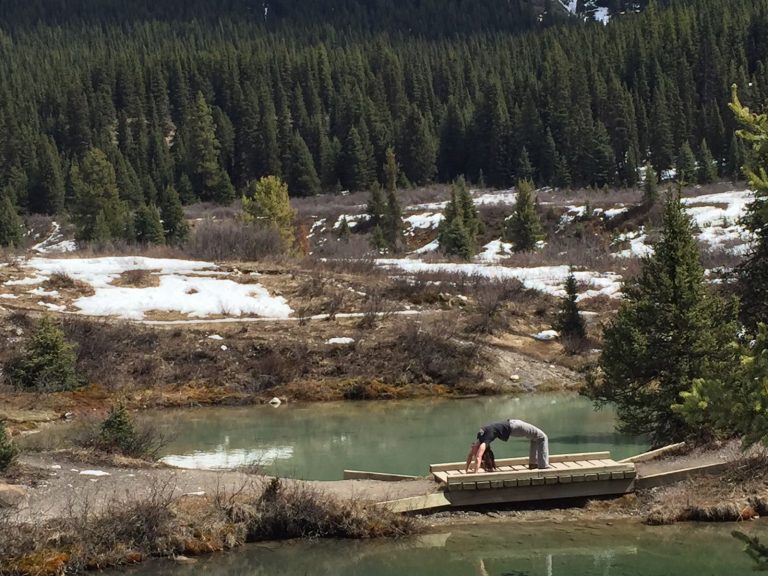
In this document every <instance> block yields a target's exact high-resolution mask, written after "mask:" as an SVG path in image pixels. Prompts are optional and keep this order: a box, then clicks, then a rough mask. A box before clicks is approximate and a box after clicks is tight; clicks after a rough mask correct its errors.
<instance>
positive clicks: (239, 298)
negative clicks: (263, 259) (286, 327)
mask: <svg viewBox="0 0 768 576" xmlns="http://www.w3.org/2000/svg"><path fill="white" fill-rule="evenodd" d="M73 304H74V305H75V306H77V307H78V308H79V309H80V310H81V311H82V312H83V313H84V314H89V315H92V316H117V317H120V318H126V319H131V320H141V319H143V318H144V314H145V313H146V312H149V311H151V310H157V311H164V312H181V313H182V314H188V315H189V316H193V317H196V318H202V317H205V316H211V315H214V314H216V315H223V316H244V315H252V316H264V317H269V318H287V317H288V316H289V315H290V314H291V312H292V310H291V308H290V307H289V306H288V303H287V302H286V300H285V299H284V298H282V297H274V296H270V294H269V292H268V291H267V290H266V289H264V288H263V287H261V286H259V285H258V284H238V283H237V282H233V281H231V280H221V279H217V278H193V277H187V276H180V275H175V274H174V275H169V276H162V277H161V278H160V285H159V286H154V287H149V288H130V287H116V286H105V287H100V288H97V289H96V293H95V294H94V295H93V296H84V297H82V298H78V299H77V300H75V301H74V302H73Z"/></svg>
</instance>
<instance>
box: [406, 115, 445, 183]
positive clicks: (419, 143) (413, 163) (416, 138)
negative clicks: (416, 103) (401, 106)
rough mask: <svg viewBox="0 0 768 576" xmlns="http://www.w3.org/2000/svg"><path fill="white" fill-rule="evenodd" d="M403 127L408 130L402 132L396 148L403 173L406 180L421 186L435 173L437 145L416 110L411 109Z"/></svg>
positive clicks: (427, 126) (425, 121)
mask: <svg viewBox="0 0 768 576" xmlns="http://www.w3.org/2000/svg"><path fill="white" fill-rule="evenodd" d="M405 125H406V126H407V127H408V128H407V129H406V130H404V131H403V136H402V142H401V144H400V146H398V149H399V150H400V151H401V156H402V158H401V162H402V165H403V172H404V174H405V176H406V177H407V178H408V180H410V181H411V182H413V183H414V184H416V185H417V186H423V185H424V184H428V183H429V182H431V181H432V178H434V176H435V173H436V171H437V164H436V163H437V144H436V142H435V139H434V137H433V136H432V133H431V132H430V128H429V124H428V123H427V120H426V119H425V118H424V116H423V115H422V114H421V112H419V110H418V109H417V108H415V107H414V108H412V110H411V113H410V114H409V115H408V118H407V119H406V122H405Z"/></svg>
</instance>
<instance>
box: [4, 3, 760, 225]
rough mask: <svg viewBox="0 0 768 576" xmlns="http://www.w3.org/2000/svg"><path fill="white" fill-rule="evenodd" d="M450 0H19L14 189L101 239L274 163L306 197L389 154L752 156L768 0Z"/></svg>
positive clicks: (479, 174) (626, 158)
mask: <svg viewBox="0 0 768 576" xmlns="http://www.w3.org/2000/svg"><path fill="white" fill-rule="evenodd" d="M444 4H445V2H443V1H441V2H437V1H436V0H435V1H422V2H416V1H415V0H414V1H413V2H398V3H397V7H396V8H393V5H394V1H393V0H381V1H379V2H362V1H357V2H355V1H354V0H345V2H344V6H345V10H344V11H341V10H340V9H338V8H337V9H336V11H334V10H333V6H335V5H336V6H338V3H337V2H331V0H323V1H320V2H317V1H314V2H309V1H302V0H291V1H289V0H280V1H276V0H273V1H271V2H269V6H268V14H269V13H271V14H272V16H267V19H266V22H265V18H264V12H263V8H264V5H263V4H261V5H260V3H258V2H257V3H252V2H251V3H246V2H245V1H244V0H228V1H227V2H217V3H215V8H214V3H204V2H189V3H186V2H180V1H175V0H155V1H153V2H149V1H148V0H133V1H131V2H127V3H126V2H117V1H111V0H105V1H99V2H96V1H95V0H72V1H68V2H63V1H56V0H36V1H32V2H25V3H17V2H10V1H9V0H0V77H1V78H2V79H3V82H2V83H0V195H2V196H4V197H7V198H9V199H10V202H11V203H13V204H14V205H15V206H16V207H17V208H18V209H19V210H21V211H25V212H42V213H52V214H55V213H59V212H61V211H63V210H64V209H65V208H66V209H68V210H69V211H71V212H73V214H74V215H75V220H76V221H78V222H81V223H82V226H81V227H80V232H81V234H80V235H81V237H82V238H83V239H89V238H92V235H93V233H94V231H99V230H101V231H104V230H107V229H109V230H111V232H110V234H112V235H113V236H114V235H118V231H120V233H121V234H125V235H127V236H129V237H130V236H131V235H132V234H133V235H134V236H135V231H134V230H133V229H132V228H133V227H134V226H135V214H136V212H138V211H139V210H140V209H142V208H143V207H147V208H148V209H149V208H151V209H150V210H148V211H145V216H146V215H147V214H150V213H151V214H150V215H153V214H154V213H155V212H159V211H162V208H163V206H168V208H167V210H168V211H171V212H173V211H175V212H177V211H178V206H176V204H175V202H176V196H177V197H178V199H180V200H181V201H182V202H184V203H189V202H193V201H196V200H204V201H214V202H222V203H226V202H229V201H230V200H232V199H233V198H235V197H236V196H239V195H241V194H243V193H244V192H245V191H246V190H247V189H248V185H249V184H250V183H251V182H252V181H255V180H258V179H259V178H261V177H263V176H267V175H274V176H278V177H281V178H282V179H283V180H284V181H286V182H287V183H288V185H289V190H290V193H291V194H292V195H294V196H297V195H310V194H316V193H319V192H329V191H334V190H340V189H353V190H359V189H368V188H370V187H371V186H372V185H373V184H374V183H375V182H379V183H382V184H384V183H385V180H386V174H385V173H384V166H385V165H386V154H387V150H388V149H390V148H392V149H393V150H394V153H395V154H396V156H397V160H398V163H399V166H400V175H399V177H398V178H399V181H398V183H399V184H401V185H402V184H405V185H407V184H415V185H420V184H425V183H428V182H430V181H435V180H439V181H446V182H448V181H453V180H454V179H455V178H456V177H457V176H459V175H462V174H464V175H465V176H466V177H467V179H468V180H469V181H471V182H477V181H479V180H484V181H485V182H486V183H487V184H489V185H491V186H509V185H512V184H513V183H514V182H516V181H517V179H532V180H533V181H534V182H535V183H536V184H553V185H558V186H567V185H595V186H604V185H610V184H628V185H633V184H635V183H636V180H637V174H638V170H637V168H638V167H640V166H642V165H643V164H645V163H646V162H650V163H651V164H652V165H653V166H654V167H655V169H656V171H657V172H659V173H660V172H661V171H662V170H665V169H668V168H671V167H674V166H676V165H677V164H678V163H680V162H684V163H685V165H686V166H687V168H688V169H689V171H690V168H691V166H692V165H691V158H693V159H695V160H696V162H697V163H698V164H699V165H706V164H707V162H708V161H709V160H708V159H709V158H712V159H714V163H713V164H710V165H711V166H714V168H715V170H716V171H717V172H718V173H719V175H720V176H730V175H732V174H734V173H736V172H737V171H738V166H739V165H740V164H741V162H742V147H743V145H742V144H741V143H740V142H739V141H738V140H737V139H736V138H734V137H732V136H731V135H732V134H733V128H734V120H733V118H732V116H731V115H730V114H729V113H728V110H727V104H728V95H729V87H730V85H731V84H732V83H736V84H737V85H739V86H740V87H741V90H742V91H741V97H742V100H743V101H744V102H746V103H753V102H763V101H764V100H765V97H766V95H768V70H767V68H766V64H767V63H768V41H766V37H765V35H764V34H763V33H762V32H763V31H764V30H765V29H766V27H768V0H734V1H732V2H729V3H728V5H727V6H724V5H723V3H722V2H719V1H717V0H697V1H694V0H689V1H686V0H679V1H677V2H671V5H670V6H668V7H666V6H665V5H664V4H658V5H657V4H651V5H650V6H649V8H648V9H647V10H645V11H644V12H643V13H642V14H638V15H635V14H629V15H626V16H623V17H619V18H615V19H614V20H613V21H612V22H611V24H610V25H609V26H602V25H599V24H596V23H581V22H580V21H578V20H577V19H572V20H571V21H570V22H565V23H557V24H552V23H549V24H547V25H544V24H540V23H536V22H531V20H530V14H529V13H528V12H526V8H527V5H528V2H526V1H525V0H520V1H519V2H504V3H497V2H492V1H491V0H484V1H481V2H477V1H474V2H466V1H465V0H450V2H449V4H450V6H449V8H450V9H441V8H440V6H444ZM248 5H250V6H251V8H250V9H249V10H250V12H245V11H244V10H245V8H246V6H248ZM185 6H188V7H185ZM253 6H256V7H259V6H260V8H259V9H258V10H257V9H255V8H253ZM619 7H620V8H621V6H619ZM78 8H79V9H78ZM410 9H412V14H416V15H417V16H416V17H413V18H407V17H406V16H407V14H408V13H409V10H410ZM128 12H131V13H132V14H133V16H127V13H128ZM552 13H553V14H554V13H555V11H554V10H553V11H552ZM329 14H330V15H331V16H328V15H329ZM384 14H388V16H387V17H386V18H385V17H384V16H383V15H384ZM123 16H126V17H125V19H124V20H123V19H122V18H123ZM269 18H274V20H277V21H279V24H275V25H271V24H270V20H269ZM377 18H380V19H382V22H381V23H380V24H378V25H374V23H375V22H377ZM403 18H405V20H402V21H401V20H398V19H403ZM553 18H554V16H553ZM213 21H215V25H214V24H213ZM425 22H426V23H425ZM460 23H464V24H465V26H464V30H463V31H461V28H460V26H459V25H460ZM406 24H408V25H410V26H411V28H408V29H406V28H404V26H406ZM411 29H415V32H414V33H413V34H412V33H411ZM525 30H528V32H526V33H522V32H523V31H525ZM425 31H428V32H429V34H427V33H426V32H425ZM509 32H521V33H519V34H510V33H509ZM689 150H690V152H691V153H692V155H693V156H692V157H691V155H690V154H689ZM681 151H683V154H681ZM695 172H696V174H695V176H696V177H697V178H711V177H712V176H713V174H712V173H711V172H712V171H711V170H709V171H707V170H696V171H695ZM84 176H85V177H84ZM89 178H90V179H91V180H89ZM97 189H98V195H100V196H101V198H100V199H98V198H97V199H94V198H93V197H92V196H93V194H92V192H94V191H96V190H97ZM169 190H173V191H174V193H175V194H174V197H173V198H169V197H168V194H167V191H169ZM89 191H90V192H89ZM100 211H103V213H104V214H103V216H99V212H100ZM132 215H133V216H132ZM97 218H100V222H99V223H98V224H99V226H98V227H97V226H96V224H97V222H96V220H97ZM166 234H169V231H166Z"/></svg>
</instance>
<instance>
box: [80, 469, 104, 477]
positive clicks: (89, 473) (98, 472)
mask: <svg viewBox="0 0 768 576" xmlns="http://www.w3.org/2000/svg"><path fill="white" fill-rule="evenodd" d="M110 475H111V474H110V473H109V472H104V471H103V470H83V471H82V472H80V476H110Z"/></svg>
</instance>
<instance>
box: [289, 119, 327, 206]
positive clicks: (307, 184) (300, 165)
mask: <svg viewBox="0 0 768 576" xmlns="http://www.w3.org/2000/svg"><path fill="white" fill-rule="evenodd" d="M287 171H288V189H289V190H290V191H291V194H292V195H293V196H316V195H317V194H320V192H322V189H321V186H320V178H319V177H318V175H317V169H316V168H315V161H314V160H313V159H312V154H311V153H310V151H309V148H308V147H307V143H306V142H305V141H304V138H302V137H301V135H299V133H298V132H296V133H295V134H294V135H293V144H292V146H291V162H290V164H289V166H288V170H287Z"/></svg>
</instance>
